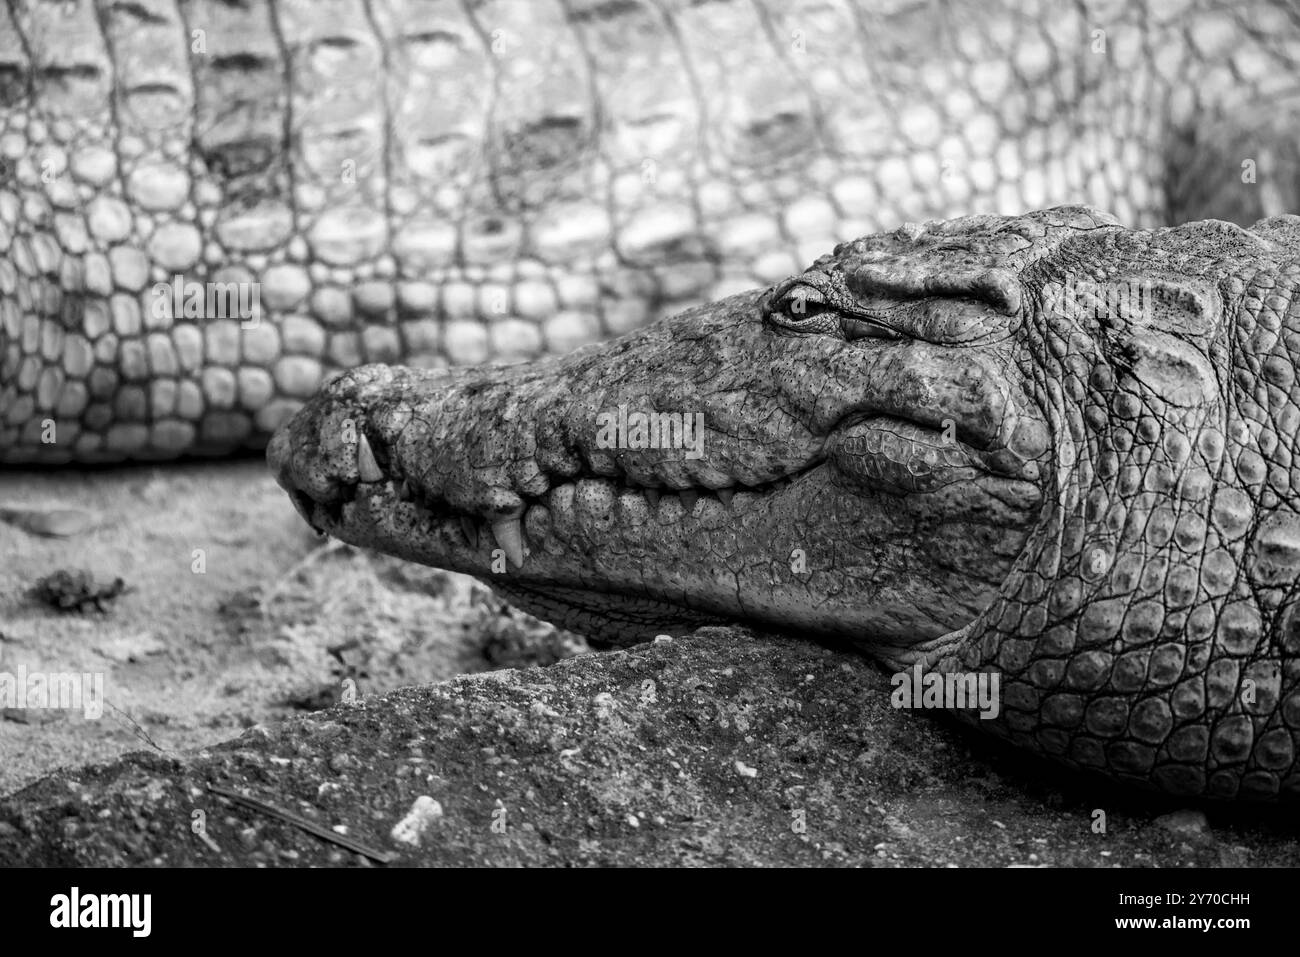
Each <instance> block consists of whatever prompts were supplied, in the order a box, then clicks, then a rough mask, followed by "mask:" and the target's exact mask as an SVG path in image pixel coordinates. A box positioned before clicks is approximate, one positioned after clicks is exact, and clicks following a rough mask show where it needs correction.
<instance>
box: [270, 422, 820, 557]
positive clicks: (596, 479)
mask: <svg viewBox="0 0 1300 957" xmlns="http://www.w3.org/2000/svg"><path fill="white" fill-rule="evenodd" d="M367 444H369V443H368V442H367ZM371 454H373V453H371ZM825 466H826V462H825V460H821V459H819V460H817V461H815V462H813V463H812V464H810V465H808V466H807V467H805V468H803V469H800V470H798V471H796V472H793V473H791V474H789V475H783V476H779V477H777V478H774V479H771V480H769V481H766V482H762V483H760V484H757V485H732V486H727V487H722V488H704V487H689V488H681V489H676V488H667V487H662V486H660V487H649V486H642V485H638V484H635V483H632V482H631V481H630V480H629V479H628V477H627V476H626V475H620V476H619V477H617V478H612V479H611V478H607V477H604V476H598V475H594V474H592V475H585V476H583V477H581V478H579V479H576V480H572V481H566V482H559V483H557V484H555V485H552V486H551V487H550V488H549V489H547V491H546V492H544V493H543V494H541V495H535V496H523V500H524V508H523V512H522V514H520V515H519V516H518V517H515V518H511V519H505V520H500V519H498V520H495V521H494V520H491V519H488V518H485V517H484V516H483V515H481V514H477V513H473V512H469V511H464V510H460V509H457V508H455V507H453V506H452V505H451V504H450V503H448V502H447V501H446V500H445V499H444V498H442V497H440V496H438V495H431V494H426V493H424V492H422V491H421V490H420V489H419V488H418V486H417V485H416V484H415V483H413V482H411V481H409V480H407V479H404V478H402V477H400V476H397V477H394V478H384V479H380V480H377V481H371V482H366V481H361V482H358V483H356V484H353V485H345V486H342V487H340V489H339V493H338V495H337V496H335V497H331V498H330V499H329V500H327V501H318V500H316V499H314V498H312V497H311V496H310V495H308V494H307V493H306V492H304V491H302V490H301V489H299V488H296V487H295V486H293V485H292V483H291V480H289V479H288V478H287V477H286V476H284V475H283V473H281V475H280V476H279V479H278V480H279V482H280V485H281V487H283V488H284V489H285V490H286V491H287V492H289V494H290V497H291V498H292V500H293V503H294V505H295V507H296V508H297V510H298V512H299V514H301V515H302V517H303V518H304V519H306V520H307V522H308V523H309V524H310V525H311V526H312V528H314V529H315V530H316V531H317V532H318V533H320V534H336V533H344V532H345V531H346V530H347V529H348V528H349V527H350V526H351V525H353V524H355V521H356V518H357V515H356V512H357V511H358V509H361V508H364V509H366V510H370V509H376V508H383V509H389V510H392V512H393V514H394V517H395V519H396V520H397V521H399V522H401V523H402V524H403V525H405V526H406V527H408V528H409V529H410V531H411V534H412V535H413V536H416V537H418V538H419V539H421V540H423V541H424V542H426V543H429V544H431V545H437V546H439V547H440V550H443V549H445V550H446V553H447V555H448V557H449V558H453V559H454V558H463V559H469V560H470V563H469V567H466V568H464V569H463V570H467V571H472V570H474V569H475V568H476V566H481V565H484V564H486V562H487V560H488V559H489V558H490V555H491V552H492V550H493V549H497V548H500V549H501V550H502V551H503V552H504V555H505V557H506V558H507V559H508V560H509V562H510V564H511V565H512V566H513V567H515V568H522V567H523V566H524V564H525V562H526V560H527V557H528V556H529V555H530V554H531V553H532V552H533V551H534V550H536V549H538V548H542V549H545V541H546V538H547V535H546V531H547V529H548V528H549V525H550V521H551V516H552V515H555V514H559V513H563V512H565V511H566V510H568V509H570V508H572V506H573V504H574V502H575V500H576V499H577V498H578V497H579V496H583V497H584V498H586V499H589V500H600V499H607V500H608V501H609V503H610V505H611V506H612V508H611V511H612V512H613V513H615V514H617V515H618V516H619V517H620V518H622V519H626V520H629V521H632V522H634V523H635V524H637V525H640V524H643V523H649V522H653V523H657V524H661V525H667V524H675V523H683V522H689V521H698V522H699V523H701V525H703V526H707V527H718V526H719V525H723V524H726V523H727V522H730V521H736V520H737V519H738V518H739V517H741V516H743V515H745V514H747V513H750V512H753V511H754V510H755V509H757V508H759V507H760V505H761V503H764V502H767V501H770V500H771V499H772V497H773V496H776V495H779V494H781V493H783V492H784V491H785V490H787V489H789V488H790V487H791V486H792V485H794V484H795V483H796V482H798V481H799V480H800V479H801V478H803V477H804V476H806V475H809V474H811V473H813V472H814V471H815V470H817V469H819V468H824V467H825Z"/></svg>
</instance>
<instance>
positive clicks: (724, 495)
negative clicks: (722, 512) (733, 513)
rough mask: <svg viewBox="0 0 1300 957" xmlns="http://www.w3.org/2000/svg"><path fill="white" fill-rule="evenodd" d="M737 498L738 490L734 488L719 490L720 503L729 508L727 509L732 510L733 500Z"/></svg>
mask: <svg viewBox="0 0 1300 957" xmlns="http://www.w3.org/2000/svg"><path fill="white" fill-rule="evenodd" d="M735 497H736V490H735V489H734V488H720V489H718V501H719V502H721V503H722V504H723V505H725V506H727V508H731V500H732V499H733V498H735Z"/></svg>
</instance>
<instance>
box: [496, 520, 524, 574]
mask: <svg viewBox="0 0 1300 957" xmlns="http://www.w3.org/2000/svg"><path fill="white" fill-rule="evenodd" d="M492 537H493V538H495V539H496V541H497V545H498V546H500V547H501V549H502V550H503V551H504V552H505V553H506V558H508V559H509V560H510V564H511V565H514V566H515V568H523V567H524V530H523V525H522V523H521V522H520V521H519V519H517V518H502V519H498V520H497V521H495V522H493V523H492Z"/></svg>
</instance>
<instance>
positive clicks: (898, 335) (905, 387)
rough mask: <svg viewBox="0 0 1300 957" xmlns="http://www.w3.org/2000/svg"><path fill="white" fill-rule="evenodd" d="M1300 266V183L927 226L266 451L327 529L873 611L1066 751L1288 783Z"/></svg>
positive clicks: (627, 584) (830, 630)
mask: <svg viewBox="0 0 1300 957" xmlns="http://www.w3.org/2000/svg"><path fill="white" fill-rule="evenodd" d="M1298 290H1300V216H1295V215H1285V216H1278V217H1270V218H1267V219H1264V220H1261V221H1260V222H1258V223H1256V224H1254V225H1253V226H1252V227H1250V228H1244V227H1241V226H1238V225H1236V224H1233V223H1228V222H1225V221H1222V220H1204V221H1197V222H1193V223H1188V224H1184V225H1181V226H1176V227H1157V228H1151V229H1138V228H1132V227H1125V226H1122V225H1120V223H1119V221H1118V220H1117V219H1116V218H1115V217H1114V216H1112V215H1110V214H1107V213H1104V212H1101V211H1098V210H1096V209H1093V208H1090V207H1086V206H1067V207H1056V208H1052V209H1047V210H1042V211H1037V212H1033V213H1027V214H1022V215H1020V216H1012V217H1003V216H996V215H991V214H984V215H976V216H969V217H960V218H957V219H953V220H949V221H935V222H931V223H928V224H926V225H924V226H916V225H907V226H903V227H900V228H898V229H896V230H893V231H890V232H883V233H876V234H872V235H869V236H867V237H865V238H861V239H858V240H855V241H853V242H849V243H842V244H839V245H837V246H835V247H834V249H833V251H832V252H830V253H829V254H826V255H823V256H821V257H819V258H818V259H817V260H816V261H815V262H814V263H813V264H812V266H810V267H809V268H808V269H806V270H805V271H803V272H801V273H796V274H794V275H792V276H791V277H787V278H786V279H783V280H781V281H779V282H777V283H775V284H772V285H770V286H768V287H766V288H760V289H757V290H752V291H749V292H746V293H738V294H735V295H733V296H730V297H727V298H724V299H722V300H720V301H718V302H716V303H712V304H709V305H704V306H698V307H695V308H693V309H689V310H687V311H685V312H682V313H681V314H679V315H677V316H675V317H671V318H668V319H664V320H661V321H660V322H659V323H657V324H655V325H653V326H650V327H648V328H645V329H642V330H639V331H635V332H632V333H629V334H627V335H625V336H623V337H621V338H619V339H617V340H614V341H613V342H611V343H608V344H605V345H603V346H602V345H600V344H593V345H591V346H586V347H584V348H582V349H580V350H578V351H577V352H575V353H573V354H571V355H568V356H563V357H549V358H545V359H539V360H534V361H531V362H528V363H524V364H516V365H507V366H497V367H485V368H476V369H456V368H452V369H440V370H430V369H411V368H404V367H391V366H387V365H367V366H363V367H361V368H358V369H356V370H353V371H351V372H349V373H346V374H344V375H343V376H341V377H339V378H337V379H335V380H334V381H333V382H332V383H331V384H330V385H328V386H327V387H326V388H325V389H324V390H323V391H322V393H321V394H320V395H319V396H318V397H316V398H314V399H313V400H311V401H310V402H309V403H308V404H307V405H306V406H305V407H304V408H303V409H302V410H300V411H299V412H297V413H296V414H295V416H294V417H293V418H292V419H290V420H289V421H288V422H287V423H286V424H285V425H284V426H282V428H281V429H280V430H279V431H277V433H276V434H275V436H274V437H273V438H272V440H271V442H270V445H269V447H268V451H267V455H268V460H269V463H270V466H271V468H272V469H273V470H274V472H275V473H276V475H277V478H278V481H279V482H280V484H281V485H282V486H283V487H284V488H285V489H286V490H288V491H289V493H290V497H291V498H292V499H293V501H294V504H295V506H296V507H297V508H298V509H299V511H300V512H301V513H302V515H303V516H304V517H305V518H306V520H307V521H308V522H310V523H311V524H312V526H313V527H315V528H316V529H317V530H318V531H322V532H325V533H328V534H330V535H333V536H336V537H338V538H341V539H343V540H345V541H347V542H352V543H356V544H360V545H364V546H368V547H372V548H376V549H379V550H381V551H384V552H389V553H392V554H395V555H398V556H400V557H402V558H405V559H410V560H413V561H417V562H422V563H425V564H428V565H434V566H438V567H442V568H448V569H454V570H458V571H462V572H467V573H470V574H472V575H475V576H477V577H479V578H481V579H482V580H484V581H485V582H487V583H488V584H490V585H491V586H492V587H494V588H496V589H498V590H499V591H501V592H502V593H503V594H504V595H506V596H508V598H509V599H510V600H511V601H513V602H514V603H516V604H517V605H519V606H520V607H522V608H524V609H525V610H528V611H531V612H533V613H535V614H538V615H539V616H541V617H544V618H547V619H549V620H552V621H554V622H556V623H558V624H561V625H564V626H566V627H570V628H573V629H575V630H578V631H583V632H586V633H588V634H591V635H593V636H595V637H597V638H601V639H605V640H607V641H611V642H629V641H641V640H645V639H648V638H650V637H652V636H654V635H655V634H656V633H657V632H660V631H664V630H672V629H674V628H689V627H694V626H699V625H703V624H712V623H717V622H739V623H744V624H748V625H750V626H752V627H755V628H758V629H761V630H763V631H766V632H771V633H782V632H785V633H795V634H802V635H808V636H814V637H817V638H819V639H824V640H827V641H832V642H852V643H853V644H854V645H856V646H858V647H861V648H863V649H865V650H866V651H867V652H868V653H869V654H870V655H872V656H874V657H875V658H877V659H878V660H879V661H881V662H882V663H883V664H885V665H886V666H888V667H890V668H893V669H895V671H896V673H900V674H905V673H907V672H908V671H909V670H911V671H912V672H913V673H914V674H915V675H916V677H917V678H918V679H919V680H920V681H921V682H924V681H925V680H926V679H927V678H929V677H930V676H938V677H939V679H940V680H941V681H946V680H947V679H948V678H949V677H951V678H953V679H957V680H960V681H961V682H962V683H963V687H965V686H967V685H966V684H965V682H966V679H967V678H968V677H974V678H975V679H977V680H983V681H985V683H986V685H987V684H991V685H992V687H993V688H994V689H996V691H997V694H998V701H997V702H996V705H997V706H995V707H993V708H991V709H985V710H981V711H976V710H973V709H972V708H970V707H962V705H961V702H960V701H957V702H956V703H955V707H954V708H953V713H954V714H955V715H957V716H959V717H961V718H962V719H963V720H966V721H969V722H970V723H972V724H974V725H976V726H977V727H979V728H980V729H982V730H984V731H988V732H992V733H995V734H998V735H1000V736H1002V737H1004V738H1006V739H1008V740H1009V741H1010V742H1011V743H1012V744H1014V745H1016V746H1019V747H1022V748H1026V749H1031V750H1033V751H1035V752H1037V753H1040V754H1043V755H1047V756H1049V757H1051V758H1054V759H1056V760H1059V761H1061V762H1064V763H1066V764H1068V765H1070V766H1072V767H1075V768H1079V769H1086V770H1090V771H1095V772H1104V773H1105V774H1108V775H1110V776H1112V777H1114V778H1117V779H1121V780H1124V781H1129V782H1135V783H1140V784H1143V785H1146V786H1149V787H1154V788H1157V789H1160V790H1163V791H1166V792H1169V793H1173V794H1178V795H1188V796H1198V797H1204V798H1212V799H1238V798H1240V799H1277V798H1295V797H1297V796H1300V763H1298V762H1297V756H1298V754H1300V509H1298V508H1297V496H1296V487H1297V483H1298V482H1300V478H1298V477H1297V476H1300V472H1297V464H1296V459H1295V447H1296V441H1297V440H1296V436H1297V435H1298V434H1300V382H1298V381H1297V375H1296V368H1297V359H1298V358H1300V299H1298V298H1297V291H1298ZM637 416H641V418H639V419H638V418H636V417H637ZM651 416H656V417H657V419H656V420H654V421H651V419H650V417H651ZM696 417H700V418H699V419H696ZM692 422H693V423H695V424H696V425H698V424H701V423H702V425H703V430H702V432H700V433H699V434H698V435H697V434H694V433H693V430H692V428H689V427H687V423H692ZM624 423H626V425H624ZM993 679H996V681H994V680H993ZM954 686H955V682H954ZM918 687H919V685H918ZM927 687H928V686H927ZM939 700H940V702H941V703H946V704H948V705H953V704H954V702H953V701H950V700H947V699H942V698H941V699H939ZM904 703H905V699H904Z"/></svg>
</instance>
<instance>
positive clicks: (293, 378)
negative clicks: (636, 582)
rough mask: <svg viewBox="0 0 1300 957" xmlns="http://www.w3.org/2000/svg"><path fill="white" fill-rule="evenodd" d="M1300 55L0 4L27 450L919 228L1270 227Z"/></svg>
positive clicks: (384, 6) (637, 22) (590, 323)
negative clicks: (167, 293) (206, 295)
mask: <svg viewBox="0 0 1300 957" xmlns="http://www.w3.org/2000/svg"><path fill="white" fill-rule="evenodd" d="M1297 64H1300V29H1297V20H1296V14H1295V12H1294V9H1293V8H1292V7H1291V6H1290V5H1289V4H1287V3H1285V2H1282V0H1276V2H1275V0H1250V2H1242V0H1223V2H1218V0H1182V2H1159V3H1156V2H1154V0H1153V2H1150V3H1127V4H1117V3H1110V2H1107V3H1104V4H1103V3H1100V2H1097V3H1093V2H1091V0H1087V2H1084V0H1077V2H1075V3H1072V4H1068V5H1066V4H1061V3H1059V2H1056V0H1053V2H1051V3H1047V2H1045V0H1044V2H1042V3H1033V2H1030V3H1021V2H1019V0H1017V2H1014V3H1011V2H1007V3H1000V2H998V0H992V2H990V0H956V2H952V3H942V4H917V5H901V6H899V5H897V4H893V3H882V4H861V5H857V4H846V3H827V2H822V0H803V2H797V3H793V4H791V3H776V2H772V0H760V2H753V3H748V2H739V0H737V2H730V3H728V2H717V3H705V4H695V3H686V2H685V0H646V2H643V3H636V2H628V3H624V2H588V0H566V2H563V3H561V2H527V3H525V2H523V0H515V2H477V0H464V2H462V0H328V2H322V0H310V2H307V0H298V2H267V0H247V2H243V3H239V4H233V3H225V2H221V0H193V2H184V3H180V4H179V5H178V4H177V3H175V2H174V0H130V2H127V0H119V2H110V0H101V2H99V3H97V4H92V3H90V2H87V0H80V2H72V0H67V2H64V0H59V2H46V0H7V2H5V3H3V4H0V164H2V165H0V461H10V462H18V461H39V462H61V461H70V460H74V461H96V460H113V459H122V458H166V457H172V456H176V455H179V454H185V453H199V454H217V453H222V452H226V451H229V450H232V449H236V448H239V447H245V446H248V447H258V446H260V445H262V444H263V443H264V442H265V441H266V438H267V437H268V436H269V434H270V433H271V431H272V430H273V429H274V428H275V427H276V426H277V425H278V424H280V423H281V422H283V421H284V420H285V418H286V417H287V416H289V415H290V414H292V412H293V411H294V410H295V409H296V408H298V407H299V406H300V405H301V403H302V401H303V400H304V399H305V398H306V397H307V396H310V395H311V394H312V393H313V392H314V391H315V390H316V389H317V388H318V387H319V386H320V385H322V384H323V383H324V382H325V381H326V380H327V379H328V378H329V377H330V376H331V375H333V374H336V373H337V372H338V371H339V370H340V369H345V368H350V367H353V366H356V365H358V364H360V363H362V362H367V361H369V362H374V361H384V362H394V361H401V362H404V363H407V364H410V365H414V366H439V365H448V364H452V365H455V364H475V363H480V362H483V361H486V360H512V359H518V358H530V357H534V356H537V355H540V354H543V353H552V354H559V353H564V352H567V351H568V350H570V349H572V348H573V347H575V346H579V345H582V344H584V343H587V342H592V341H597V340H601V339H604V338H606V337H608V336H613V335H618V334H621V333H624V332H627V331H629V330H632V329H635V328H638V327H640V326H642V325H644V324H645V323H646V322H648V321H650V320H653V319H655V318H657V317H659V316H662V315H668V314H671V313H673V312H676V311H679V310H680V309H683V308H686V307H687V306H688V305H690V304H692V303H698V302H701V301H708V300H709V299H715V298H719V297H722V296H724V295H727V294H729V293H731V292H735V291H738V290H742V289H747V288H751V287H753V286H755V285H760V284H763V283H766V282H771V281H773V280H775V279H776V278H778V277H780V276H783V275H786V274H788V273H790V272H792V271H794V270H795V269H797V268H798V266H799V265H800V264H802V263H804V262H807V261H809V260H810V259H811V258H812V256H813V255H815V251H817V250H821V249H826V248H829V247H830V246H831V245H833V243H834V242H836V241H838V240H844V239H849V238H851V237H853V236H858V235H863V234H865V233H868V232H871V231H873V230H876V229H882V228H893V227H895V226H897V225H899V224H900V223H902V222H903V221H906V220H913V221H915V220H923V219H927V218H931V217H935V216H945V215H956V214H959V213H978V212H1004V213H1016V212H1020V211H1022V210H1024V209H1032V208H1037V207H1039V206H1045V205H1050V204H1052V203H1064V202H1090V203H1093V204H1097V205H1101V206H1105V207H1107V208H1110V209H1113V210H1115V211H1116V212H1117V213H1119V214H1120V215H1121V216H1122V217H1123V218H1124V220H1125V221H1126V222H1130V223H1134V224H1137V225H1154V224H1158V223H1162V222H1182V221H1185V220H1186V219H1189V218H1194V217H1199V216H1207V215H1213V216H1218V217H1222V218H1227V219H1232V220H1235V221H1238V222H1244V223H1249V222H1253V221H1254V220H1255V219H1256V218H1258V217H1260V216H1262V215H1265V214H1271V213H1274V212H1282V211H1287V210H1291V209H1295V208H1297V206H1296V203H1295V188H1296V186H1297V184H1298V183H1300V175H1298V174H1297V169H1296V160H1295V157H1296V155H1297V151H1296V149H1295V143H1294V140H1295V133H1294V130H1295V129H1296V128H1297V127H1300V124H1298V123H1297V122H1296V118H1297V112H1298V111H1297V108H1296V102H1295V95H1294V89H1293V87H1294V76H1295V74H1296V72H1297V70H1296V67H1297ZM1246 161H1250V162H1251V163H1253V164H1255V167H1256V174H1257V175H1256V181H1255V182H1252V183H1243V182H1242V169H1241V166H1242V163H1243V162H1246ZM174 275H180V276H181V277H182V279H183V280H184V281H189V282H199V283H202V282H208V281H214V282H232V283H259V284H260V299H261V306H262V312H261V321H260V323H259V324H258V325H257V326H256V327H254V328H241V326H240V324H239V323H237V322H235V321H233V320H231V319H228V318H220V317H218V316H213V315H210V314H209V315H200V316H195V315H191V316H184V315H182V316H181V317H178V318H172V317H171V316H170V315H169V313H168V311H167V310H166V309H165V308H164V307H162V306H159V305H158V304H157V303H158V298H157V297H156V295H155V290H154V284H155V283H157V282H165V281H168V280H170V278H171V277H172V276H174ZM162 301H163V303H165V302H166V299H165V298H164V299H163V300H162ZM51 426H52V428H51Z"/></svg>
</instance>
